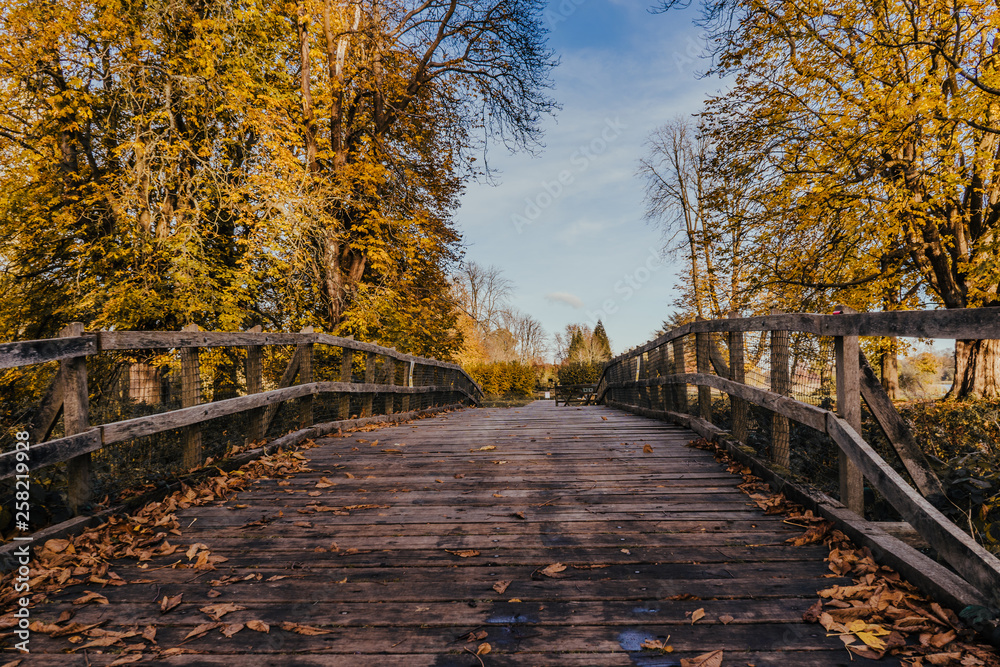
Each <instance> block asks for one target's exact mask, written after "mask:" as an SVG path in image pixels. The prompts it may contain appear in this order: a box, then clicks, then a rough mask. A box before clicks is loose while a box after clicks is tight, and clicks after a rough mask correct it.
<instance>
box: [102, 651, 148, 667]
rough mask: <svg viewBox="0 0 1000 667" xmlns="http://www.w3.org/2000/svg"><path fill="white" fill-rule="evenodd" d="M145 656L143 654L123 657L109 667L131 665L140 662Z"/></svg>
mask: <svg viewBox="0 0 1000 667" xmlns="http://www.w3.org/2000/svg"><path fill="white" fill-rule="evenodd" d="M144 657H145V656H144V655H143V654H142V653H133V654H131V655H123V656H122V657H120V658H118V659H117V660H115V661H114V662H112V663H109V665H108V667H114V666H115V665H131V664H132V663H133V662H139V661H140V660H142V659H143V658H144Z"/></svg>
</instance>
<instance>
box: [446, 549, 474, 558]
mask: <svg viewBox="0 0 1000 667" xmlns="http://www.w3.org/2000/svg"><path fill="white" fill-rule="evenodd" d="M445 551H447V552H448V553H450V554H455V555H456V556H458V557H459V558H472V557H473V556H478V555H479V553H480V552H478V551H476V550H475V549H461V550H459V551H452V550H451V549H445Z"/></svg>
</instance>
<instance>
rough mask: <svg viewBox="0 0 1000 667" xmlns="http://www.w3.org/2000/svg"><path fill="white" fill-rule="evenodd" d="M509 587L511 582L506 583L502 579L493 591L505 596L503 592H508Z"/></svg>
mask: <svg viewBox="0 0 1000 667" xmlns="http://www.w3.org/2000/svg"><path fill="white" fill-rule="evenodd" d="M508 586H510V582H509V581H504V580H502V579H501V580H500V581H498V582H497V583H495V584H493V590H495V591H496V592H497V593H500V594H501V595H503V592H504V591H505V590H507V587H508Z"/></svg>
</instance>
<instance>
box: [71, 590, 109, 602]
mask: <svg viewBox="0 0 1000 667" xmlns="http://www.w3.org/2000/svg"><path fill="white" fill-rule="evenodd" d="M90 602H96V603H97V604H108V599H107V598H106V597H104V596H103V595H101V594H100V593H94V592H93V591H84V595H82V596H80V597H78V598H77V599H75V600H73V604H88V603H90Z"/></svg>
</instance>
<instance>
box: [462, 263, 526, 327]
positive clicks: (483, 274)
mask: <svg viewBox="0 0 1000 667" xmlns="http://www.w3.org/2000/svg"><path fill="white" fill-rule="evenodd" d="M455 287H456V290H457V292H458V297H459V304H460V305H461V307H462V309H463V310H464V311H465V314H466V315H468V316H469V317H471V318H472V319H473V320H474V321H475V322H476V325H477V326H478V327H479V329H480V331H481V332H482V333H483V334H484V335H485V334H488V333H489V332H490V331H493V330H495V329H499V328H500V327H501V326H502V325H503V321H502V319H503V317H502V314H503V312H504V310H505V309H506V308H507V307H508V305H507V302H508V299H509V298H510V295H511V293H512V292H513V291H514V283H513V282H512V281H511V280H510V279H509V278H507V277H505V276H504V275H503V270H502V269H501V268H500V267H499V266H496V265H494V264H491V265H490V266H482V265H480V264H476V263H475V262H466V263H464V264H462V266H461V268H460V270H459V272H458V275H457V276H455Z"/></svg>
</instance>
